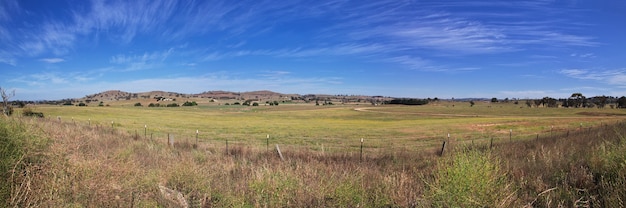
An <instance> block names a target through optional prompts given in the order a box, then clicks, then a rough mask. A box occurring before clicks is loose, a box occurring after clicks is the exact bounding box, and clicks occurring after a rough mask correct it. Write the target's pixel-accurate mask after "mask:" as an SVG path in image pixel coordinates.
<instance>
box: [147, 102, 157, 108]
mask: <svg viewBox="0 0 626 208" xmlns="http://www.w3.org/2000/svg"><path fill="white" fill-rule="evenodd" d="M148 107H150V108H152V107H157V106H156V105H155V104H154V103H150V104H148Z"/></svg>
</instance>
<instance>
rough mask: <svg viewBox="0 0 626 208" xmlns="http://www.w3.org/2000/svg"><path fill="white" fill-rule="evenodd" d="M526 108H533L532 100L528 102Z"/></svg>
mask: <svg viewBox="0 0 626 208" xmlns="http://www.w3.org/2000/svg"><path fill="white" fill-rule="evenodd" d="M526 107H529V108H530V107H533V102H532V101H530V99H528V100H526Z"/></svg>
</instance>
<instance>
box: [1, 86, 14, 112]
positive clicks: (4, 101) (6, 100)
mask: <svg viewBox="0 0 626 208" xmlns="http://www.w3.org/2000/svg"><path fill="white" fill-rule="evenodd" d="M0 95H1V96H2V114H4V116H9V115H10V114H11V111H10V107H11V106H10V105H9V99H11V97H13V96H15V90H12V91H11V92H9V93H7V91H6V89H4V88H2V87H0Z"/></svg>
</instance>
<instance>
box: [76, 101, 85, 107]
mask: <svg viewBox="0 0 626 208" xmlns="http://www.w3.org/2000/svg"><path fill="white" fill-rule="evenodd" d="M77 106H81V107H83V106H87V104H85V103H83V102H80V103H78V105H77Z"/></svg>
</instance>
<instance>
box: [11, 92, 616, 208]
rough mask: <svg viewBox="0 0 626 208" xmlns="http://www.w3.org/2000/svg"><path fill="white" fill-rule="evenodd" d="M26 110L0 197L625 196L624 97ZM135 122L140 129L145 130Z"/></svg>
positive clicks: (132, 203) (228, 203)
mask: <svg viewBox="0 0 626 208" xmlns="http://www.w3.org/2000/svg"><path fill="white" fill-rule="evenodd" d="M452 105H454V107H452ZM33 110H34V111H37V112H43V113H44V114H45V115H46V116H47V118H45V119H40V118H31V117H18V116H14V117H13V118H1V119H0V141H1V143H0V155H2V158H1V159H2V161H1V163H0V169H1V170H2V172H1V174H2V176H3V177H2V178H4V179H5V180H3V181H2V186H0V187H1V188H2V189H0V197H2V199H3V200H4V201H5V205H6V206H7V207H624V206H625V204H624V201H625V200H626V191H624V189H623V187H624V186H626V175H625V173H626V166H624V164H626V154H624V152H626V137H624V135H626V124H624V122H623V121H624V118H625V116H624V113H626V112H625V111H624V110H623V109H619V110H618V109H549V108H520V106H518V105H513V104H489V103H478V104H477V105H476V106H474V107H470V106H469V104H467V103H445V102H442V103H435V104H431V105H426V106H371V105H345V106H342V105H335V106H313V105H303V104H298V105H280V106H260V107H247V106H232V105H231V106H223V105H204V106H203V105H201V106H198V107H180V108H147V107H129V106H116V105H112V106H111V107H76V106H35V107H33ZM16 114H19V110H18V111H17V113H16ZM57 117H60V118H61V122H59V121H58V119H57ZM111 121H113V123H111ZM581 123H582V127H581ZM144 125H147V126H148V131H147V133H148V135H150V134H152V136H153V138H152V139H150V138H143V130H144ZM196 129H198V130H199V131H200V139H201V142H200V143H199V144H198V146H195V144H194V137H195V130H196ZM511 129H512V130H513V137H512V139H511V141H509V133H510V130H511ZM135 132H137V133H135ZM168 133H170V134H175V135H176V143H175V144H174V146H169V145H167V144H166V135H167V134H168ZM448 133H450V134H451V138H450V140H447V134H448ZM267 134H270V135H271V138H270V145H271V146H270V148H271V149H270V150H269V151H268V150H266V146H265V145H266V143H265V142H266V135H267ZM537 135H539V137H537ZM148 137H149V136H148ZM360 138H364V139H365V142H364V147H365V151H364V155H363V157H361V155H360V154H359V147H360ZM491 138H494V141H495V142H494V144H493V145H492V144H490V143H489V142H490V141H491ZM227 139H228V141H229V144H230V146H229V149H228V151H225V147H226V140H227ZM444 140H447V142H448V143H447V144H449V145H447V146H446V149H445V152H443V153H442V152H440V150H441V142H442V141H444ZM275 144H278V145H280V148H281V151H282V154H283V155H284V159H280V158H279V157H278V156H277V154H276V151H275V150H274V148H273V146H274V145H275ZM178 194H180V195H178ZM177 196H180V197H177Z"/></svg>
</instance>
